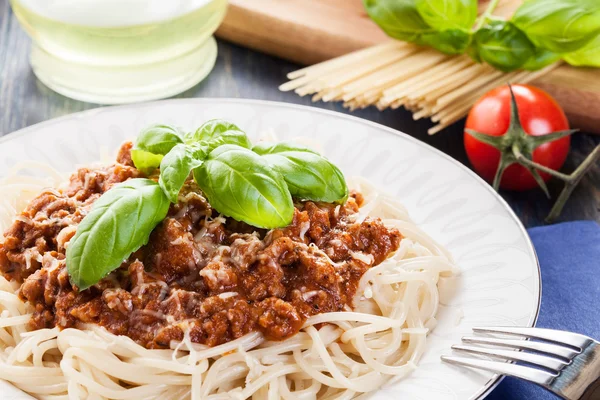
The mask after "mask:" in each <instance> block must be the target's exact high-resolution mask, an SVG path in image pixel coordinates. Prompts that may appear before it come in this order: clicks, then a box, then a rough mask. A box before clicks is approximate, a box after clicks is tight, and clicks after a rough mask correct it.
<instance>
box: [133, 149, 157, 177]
mask: <svg viewBox="0 0 600 400" xmlns="http://www.w3.org/2000/svg"><path fill="white" fill-rule="evenodd" d="M163 157H164V156H163V155H162V154H152V153H149V152H147V151H144V150H140V149H131V160H132V161H133V165H135V167H136V168H137V169H139V170H140V171H142V172H143V173H145V174H150V173H151V172H152V171H153V170H155V169H156V168H158V166H159V165H160V162H161V161H162V159H163Z"/></svg>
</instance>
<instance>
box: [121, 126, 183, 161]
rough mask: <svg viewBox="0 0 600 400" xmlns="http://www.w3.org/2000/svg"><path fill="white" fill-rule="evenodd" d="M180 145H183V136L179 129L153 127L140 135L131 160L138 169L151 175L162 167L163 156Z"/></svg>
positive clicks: (132, 151)
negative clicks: (154, 170)
mask: <svg viewBox="0 0 600 400" xmlns="http://www.w3.org/2000/svg"><path fill="white" fill-rule="evenodd" d="M179 143H183V134H182V133H181V131H179V129H177V128H175V127H172V126H168V125H152V126H149V127H147V128H146V129H144V130H142V132H140V134H139V135H138V137H137V139H136V141H135V145H134V146H133V149H132V150H131V159H132V160H133V164H134V165H135V167H136V168H137V169H139V170H140V171H142V172H145V173H150V172H152V170H153V169H155V168H157V167H158V166H159V165H160V162H161V160H162V156H164V155H165V154H167V153H168V152H169V151H171V149H172V148H173V147H175V145H177V144H179Z"/></svg>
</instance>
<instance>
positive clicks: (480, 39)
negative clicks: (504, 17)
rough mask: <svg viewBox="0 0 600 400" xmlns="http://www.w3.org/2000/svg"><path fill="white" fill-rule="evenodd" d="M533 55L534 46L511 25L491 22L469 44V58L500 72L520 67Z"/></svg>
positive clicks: (496, 21) (495, 21) (503, 22)
mask: <svg viewBox="0 0 600 400" xmlns="http://www.w3.org/2000/svg"><path fill="white" fill-rule="evenodd" d="M534 53H535V46H534V45H533V44H532V43H531V41H530V40H529V39H528V38H527V36H526V35H525V34H524V33H523V32H521V30H520V29H518V28H517V27H515V26H514V25H513V24H512V23H510V22H506V21H499V20H492V21H489V22H488V24H486V25H485V26H483V27H482V28H481V29H479V30H478V31H477V32H476V33H475V36H474V37H473V43H472V44H471V53H470V55H471V57H473V58H474V59H475V60H476V61H485V62H486V63H488V64H490V65H491V66H492V67H494V68H496V69H499V70H500V71H512V70H515V69H518V68H520V67H522V66H523V65H524V64H525V63H526V62H527V60H529V59H530V58H531V57H532V56H533V55H534Z"/></svg>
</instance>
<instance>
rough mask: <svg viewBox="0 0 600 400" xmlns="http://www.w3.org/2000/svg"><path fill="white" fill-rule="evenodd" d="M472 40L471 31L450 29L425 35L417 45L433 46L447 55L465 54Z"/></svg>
mask: <svg viewBox="0 0 600 400" xmlns="http://www.w3.org/2000/svg"><path fill="white" fill-rule="evenodd" d="M471 38H472V35H471V32H469V31H462V30H459V29H449V30H446V31H442V32H435V33H426V34H423V35H421V37H420V38H419V40H418V41H417V43H418V44H424V45H428V46H431V47H433V48H434V49H437V50H439V51H441V52H442V53H446V54H463V53H464V52H465V51H466V50H467V48H468V47H469V45H470V44H471Z"/></svg>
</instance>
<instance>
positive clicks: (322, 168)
mask: <svg viewBox="0 0 600 400" xmlns="http://www.w3.org/2000/svg"><path fill="white" fill-rule="evenodd" d="M252 151H254V152H255V153H257V154H260V155H261V156H262V157H263V158H264V159H265V160H267V162H268V163H269V165H271V166H272V167H273V168H274V169H275V170H277V171H278V172H279V173H280V174H281V175H282V176H283V178H284V179H285V182H286V183H287V185H288V188H289V190H290V193H291V194H292V196H294V197H296V198H299V199H302V200H314V201H325V202H328V203H331V202H343V201H345V200H346V199H347V198H348V186H347V185H346V180H345V179H344V175H343V174H342V172H341V171H340V170H339V169H338V168H337V167H336V166H335V165H333V164H332V163H331V162H329V161H328V160H327V159H325V158H324V157H322V156H321V155H319V154H318V153H316V152H314V151H312V150H310V149H308V148H306V147H303V146H299V145H297V144H295V143H286V142H282V143H276V144H272V143H259V144H257V145H255V146H254V147H253V148H252Z"/></svg>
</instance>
